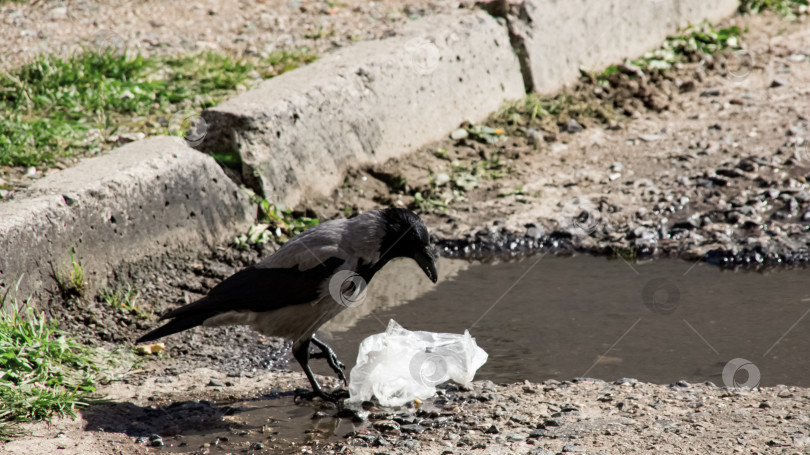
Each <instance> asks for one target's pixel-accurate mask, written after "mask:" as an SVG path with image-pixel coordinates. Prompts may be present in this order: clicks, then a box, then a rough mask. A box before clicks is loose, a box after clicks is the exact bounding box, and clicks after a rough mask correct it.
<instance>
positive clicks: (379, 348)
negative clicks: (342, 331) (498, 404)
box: [348, 319, 488, 406]
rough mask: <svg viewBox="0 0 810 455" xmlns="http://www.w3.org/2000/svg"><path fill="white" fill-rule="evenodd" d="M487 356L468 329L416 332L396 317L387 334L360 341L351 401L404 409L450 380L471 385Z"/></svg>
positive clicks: (351, 379)
mask: <svg viewBox="0 0 810 455" xmlns="http://www.w3.org/2000/svg"><path fill="white" fill-rule="evenodd" d="M487 357H488V356H487V353H486V352H484V350H483V349H481V348H479V347H478V345H477V344H475V338H473V337H472V336H470V332H469V331H467V330H465V331H464V334H463V335H459V334H453V333H433V332H412V331H410V330H406V329H404V328H403V327H402V326H400V325H399V324H397V322H396V321H394V320H393V319H392V320H390V321H389V323H388V328H387V329H386V331H385V332H384V333H378V334H376V335H371V336H369V337H368V338H366V339H365V340H363V342H362V343H360V349H359V351H358V353H357V363H356V365H355V367H354V368H353V369H352V371H351V374H350V376H349V395H350V398H349V400H348V401H349V402H361V401H367V400H370V399H371V398H372V396H374V397H376V398H377V400H378V401H379V403H380V404H381V405H383V406H402V405H404V404H405V403H407V402H409V401H412V400H413V399H415V398H418V399H420V400H425V399H427V398H430V397H432V396H433V394H435V393H436V386H437V385H439V384H442V383H444V382H446V381H448V380H452V381H454V382H456V383H457V384H461V385H465V384H469V383H470V382H472V380H473V377H474V376H475V372H476V371H478V369H479V368H481V366H482V365H483V364H484V363H486V361H487Z"/></svg>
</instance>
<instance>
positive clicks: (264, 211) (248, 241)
mask: <svg viewBox="0 0 810 455" xmlns="http://www.w3.org/2000/svg"><path fill="white" fill-rule="evenodd" d="M251 200H252V201H253V202H254V203H255V204H257V205H258V209H259V219H258V221H259V222H258V223H257V224H254V225H253V226H251V227H250V228H249V229H248V232H247V233H246V234H242V235H240V236H237V237H235V238H234V239H233V245H234V247H236V248H239V249H247V248H249V247H250V246H251V245H255V244H263V243H267V242H269V241H270V240H275V241H277V242H279V243H286V242H287V241H288V240H289V239H291V238H293V237H295V236H296V235H298V234H300V233H301V232H304V231H305V230H307V229H309V228H311V227H313V226H317V225H318V224H319V223H320V222H319V221H318V219H317V218H312V217H308V216H305V215H302V214H299V213H296V212H295V211H293V210H288V209H284V208H282V207H279V206H278V205H276V204H273V203H272V202H270V201H268V200H267V199H264V198H262V197H260V196H258V195H256V194H253V195H251Z"/></svg>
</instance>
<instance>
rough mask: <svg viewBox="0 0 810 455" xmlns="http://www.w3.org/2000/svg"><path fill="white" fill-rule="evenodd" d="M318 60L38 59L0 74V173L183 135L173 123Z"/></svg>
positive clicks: (107, 55)
mask: <svg viewBox="0 0 810 455" xmlns="http://www.w3.org/2000/svg"><path fill="white" fill-rule="evenodd" d="M315 58H316V57H315V55H314V54H313V53H311V52H309V51H307V50H305V49H302V50H298V51H295V52H284V51H277V52H275V53H273V54H271V55H270V56H268V57H266V58H263V59H258V58H256V59H247V58H243V59H235V58H233V57H229V56H226V55H221V54H217V53H212V52H208V53H202V54H198V55H193V56H179V57H157V56H152V57H144V56H141V55H135V56H131V55H129V56H128V55H120V54H116V53H115V52H112V51H106V52H100V53H99V52H89V51H86V52H83V53H81V54H78V55H74V56H70V57H65V58H63V57H59V56H43V57H40V58H38V59H37V60H36V61H34V62H32V63H29V64H27V65H25V66H23V67H21V68H18V69H16V70H15V71H13V72H10V73H0V165H7V166H39V165H49V164H53V163H55V162H57V161H58V160H60V159H63V158H66V157H73V156H83V155H88V154H92V153H96V152H98V151H100V150H103V149H106V148H110V147H112V145H113V144H112V142H114V141H112V139H114V136H115V135H117V134H120V133H124V132H127V133H145V134H147V135H154V134H182V132H181V131H179V130H180V128H181V125H180V124H178V122H172V119H176V118H185V117H188V116H189V115H193V114H194V113H198V112H199V110H200V109H204V108H207V107H210V106H212V105H214V104H216V103H217V102H219V101H221V100H223V99H224V98H226V97H228V96H229V95H231V94H232V93H234V92H235V91H237V89H238V88H239V87H240V86H243V87H246V86H249V85H250V84H252V83H254V82H255V81H257V80H260V79H262V78H268V77H273V76H276V75H278V74H281V73H283V72H285V71H289V70H291V69H294V68H296V67H297V66H299V65H302V64H306V63H309V62H312V61H313V60H314V59H315Z"/></svg>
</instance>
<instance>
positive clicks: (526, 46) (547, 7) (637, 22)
mask: <svg viewBox="0 0 810 455" xmlns="http://www.w3.org/2000/svg"><path fill="white" fill-rule="evenodd" d="M498 1H499V2H501V3H500V4H499V3H497V2H496V3H495V4H493V5H492V6H489V7H487V9H489V10H490V11H493V13H494V14H503V13H504V11H506V12H507V13H506V14H507V22H508V25H509V31H510V36H511V39H512V46H513V47H514V48H515V51H516V52H517V54H518V55H519V56H520V59H521V67H522V70H523V76H524V81H525V83H526V89H527V91H535V92H540V93H551V92H555V91H557V90H559V89H560V88H561V87H562V86H563V85H565V84H567V83H571V82H574V81H576V80H577V78H578V77H579V69H580V67H584V68H586V69H588V70H599V69H602V68H604V67H606V66H608V65H610V64H613V63H618V62H620V61H621V60H622V59H623V58H625V57H628V56H631V57H635V56H639V55H642V54H644V53H645V52H647V51H649V50H652V49H655V48H657V47H658V46H659V45H660V44H661V42H663V41H664V39H665V38H666V37H667V36H668V35H671V34H672V33H674V32H676V31H677V30H678V29H679V28H682V27H684V26H686V25H688V24H689V23H698V22H700V21H702V20H704V19H708V20H709V21H711V22H714V21H718V20H720V19H723V18H725V17H728V16H731V15H732V14H733V13H734V12H735V11H736V10H737V7H738V5H739V1H738V0H643V1H639V0H607V1H601V0H523V1H522V2H521V3H519V4H503V2H505V0H498ZM551 31H553V32H551Z"/></svg>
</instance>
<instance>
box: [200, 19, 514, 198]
mask: <svg viewBox="0 0 810 455" xmlns="http://www.w3.org/2000/svg"><path fill="white" fill-rule="evenodd" d="M524 95H525V92H524V86H523V79H522V76H521V74H520V65H519V63H518V60H517V57H516V56H515V55H514V53H513V52H512V49H511V46H510V44H509V36H508V33H507V30H506V27H505V24H504V23H503V20H502V19H496V18H493V17H492V16H490V15H488V14H486V13H485V12H483V11H480V10H459V11H457V12H456V13H454V14H452V15H436V16H430V17H425V18H422V19H419V20H416V21H413V22H411V23H409V24H408V25H407V26H406V27H404V28H403V29H402V30H400V31H399V33H398V34H397V36H394V37H391V38H386V39H383V40H379V41H368V42H362V43H357V44H355V45H353V46H351V47H348V48H345V49H341V50H339V51H336V52H335V53H333V54H329V55H327V56H325V57H323V58H322V59H320V60H318V61H316V62H314V63H312V64H310V65H307V66H306V67H303V68H300V69H298V70H296V71H293V72H290V73H285V74H283V75H281V76H280V77H277V78H273V79H270V80H268V81H265V82H263V83H262V84H260V85H259V86H257V87H255V88H253V89H252V90H248V91H247V92H245V93H243V94H241V95H239V96H237V97H235V98H232V99H230V100H228V101H226V102H224V103H222V104H220V105H218V106H215V107H214V108H212V109H209V110H207V111H206V112H204V114H203V117H204V118H205V120H206V122H207V124H208V125H209V130H208V134H207V136H206V141H205V143H204V144H203V147H205V148H206V149H209V150H217V151H222V150H230V151H238V153H239V154H240V156H241V160H242V177H243V179H244V181H245V182H246V183H247V184H248V185H249V186H251V187H252V188H254V189H255V190H257V191H258V192H260V193H262V194H264V195H265V197H266V198H267V199H269V200H273V201H275V202H281V203H283V204H284V205H286V206H293V205H295V204H296V203H297V202H299V201H301V200H302V199H304V198H306V197H309V196H318V195H324V194H328V193H329V192H331V191H332V190H333V189H334V188H336V187H338V186H339V185H340V184H341V183H342V182H343V173H344V171H345V170H346V169H347V168H348V167H356V166H362V165H366V164H372V163H375V162H382V161H384V160H386V159H388V158H391V157H395V156H399V155H401V154H403V153H406V152H409V151H413V150H415V149H417V148H419V147H420V146H423V145H426V144H429V143H431V142H433V141H435V140H438V139H441V138H442V137H444V136H445V135H446V134H448V133H449V132H450V131H452V130H453V129H454V128H457V127H458V125H459V124H461V123H462V122H463V121H465V120H470V121H480V120H483V119H485V118H486V117H487V115H489V114H490V113H491V112H493V111H495V110H497V109H498V108H500V107H501V106H502V105H503V103H504V102H505V101H507V100H511V99H519V98H521V97H523V96H524Z"/></svg>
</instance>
